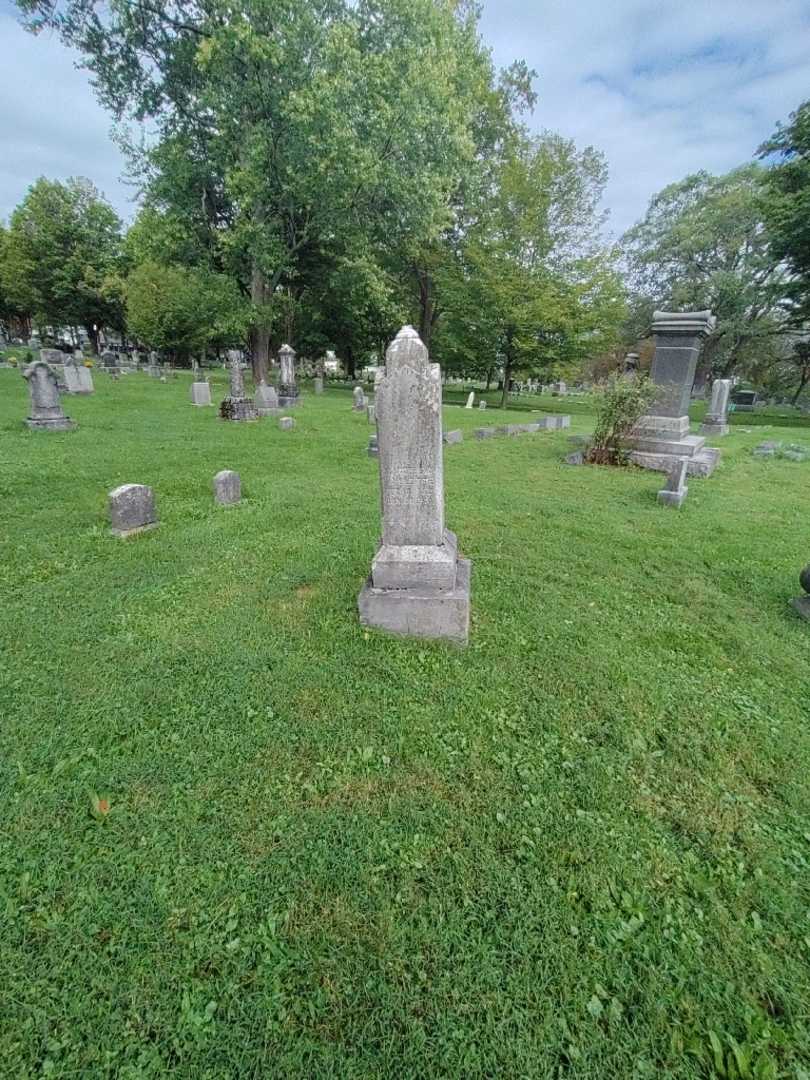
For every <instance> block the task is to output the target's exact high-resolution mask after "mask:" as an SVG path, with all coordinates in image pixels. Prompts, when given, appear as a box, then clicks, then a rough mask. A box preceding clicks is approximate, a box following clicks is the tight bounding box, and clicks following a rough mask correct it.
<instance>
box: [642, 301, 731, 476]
mask: <svg viewBox="0 0 810 1080" xmlns="http://www.w3.org/2000/svg"><path fill="white" fill-rule="evenodd" d="M714 326H715V319H714V316H713V315H712V314H711V312H710V311H683V312H670V311H656V312H655V315H654V317H653V326H652V330H653V335H654V337H655V356H654V357H653V364H652V372H651V377H652V381H653V383H654V384H655V392H656V393H655V398H654V400H653V403H652V405H651V406H650V408H649V412H648V413H647V415H646V416H642V418H641V420H640V421H639V422H638V424H637V425H636V427H635V428H634V429H633V433H632V436H631V438H630V439H629V440H628V449H629V450H630V451H631V452H630V460H631V461H633V462H634V463H635V464H636V465H641V466H642V467H643V468H647V469H655V470H657V471H659V472H667V473H668V472H669V471H670V469H671V468H672V467H673V465H674V464H675V462H676V460H677V459H678V458H682V457H683V458H687V471H688V474H689V475H690V476H709V475H711V473H712V472H713V471H714V468H715V466H716V465H717V462H718V460H719V457H720V451H719V450H715V449H710V448H707V447H706V440H705V438H703V437H702V436H699V435H691V434H690V433H689V403H690V400H691V395H692V384H693V382H694V379H695V369H696V367H697V362H698V357H699V355H700V349H701V346H702V344H703V340H704V339H705V338H706V337H708V335H709V334H710V333H711V332H712V330H713V329H714Z"/></svg>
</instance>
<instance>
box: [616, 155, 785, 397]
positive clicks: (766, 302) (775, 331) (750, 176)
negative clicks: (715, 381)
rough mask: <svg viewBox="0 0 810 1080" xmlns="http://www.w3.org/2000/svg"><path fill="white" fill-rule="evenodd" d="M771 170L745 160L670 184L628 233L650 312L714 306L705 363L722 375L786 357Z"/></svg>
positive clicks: (628, 250) (636, 280)
mask: <svg viewBox="0 0 810 1080" xmlns="http://www.w3.org/2000/svg"><path fill="white" fill-rule="evenodd" d="M763 171H764V170H763V169H762V168H761V167H760V166H759V165H755V164H752V165H744V166H742V167H740V168H738V169H734V170H732V172H730V173H727V174H726V175H725V176H711V175H710V174H709V173H706V172H698V173H694V174H692V175H690V176H687V177H685V179H683V180H681V181H679V182H678V183H675V184H670V185H669V187H666V188H665V189H664V190H663V191H661V192H659V193H658V194H657V195H656V196H655V197H654V198H653V199H652V201H651V202H650V206H649V209H648V211H647V214H646V216H645V218H644V220H643V221H641V222H640V223H639V224H638V225H635V226H634V227H633V228H632V229H630V230H629V231H628V232H627V233H626V234H625V236H624V239H623V246H624V251H625V255H626V258H627V261H628V265H629V268H630V271H631V275H632V278H633V284H634V287H635V290H636V291H637V292H638V293H640V294H642V295H643V296H644V297H646V298H647V300H648V304H649V306H648V308H647V310H648V311H651V309H652V307H657V308H664V309H666V308H668V307H672V308H674V309H675V310H689V309H693V310H694V309H697V310H703V309H706V308H708V309H710V310H711V311H712V312H713V313H714V314H715V315H716V316H717V330H716V332H715V333H714V334H713V335H712V336H711V338H710V339H709V340H708V341H707V343H706V345H705V346H704V350H703V358H702V361H701V362H702V365H703V367H704V368H705V369H706V370H707V371H709V370H712V371H714V373H715V374H716V375H718V376H723V377H725V376H728V375H730V374H731V373H732V372H734V371H737V370H740V371H741V372H746V371H747V370H748V369H749V368H750V367H751V366H752V365H754V364H757V363H760V364H761V363H762V361H763V359H764V358H766V357H767V359H768V361H769V362H770V363H774V362H776V361H777V360H778V358H779V350H780V342H781V336H782V334H783V333H784V330H785V317H786V313H785V307H784V298H785V279H786V273H785V268H784V266H780V264H779V261H778V259H776V258H774V255H773V252H772V250H771V248H770V246H769V244H768V239H767V235H766V231H765V228H764V225H763V208H762V199H761V184H762V175H763Z"/></svg>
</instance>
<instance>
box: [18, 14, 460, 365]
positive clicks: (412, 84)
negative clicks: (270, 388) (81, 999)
mask: <svg viewBox="0 0 810 1080" xmlns="http://www.w3.org/2000/svg"><path fill="white" fill-rule="evenodd" d="M19 6H20V7H21V9H22V10H23V11H24V12H26V13H27V14H28V16H29V26H31V28H32V29H35V30H38V29H42V28H43V27H45V26H47V27H53V28H55V29H56V30H57V31H58V32H59V33H60V35H61V36H62V38H63V40H65V41H66V42H67V43H68V44H70V45H72V46H74V47H76V48H78V49H79V50H80V51H81V52H82V54H83V56H84V60H85V63H86V65H87V66H88V67H89V69H90V70H91V71H92V73H93V76H94V81H95V85H96V86H97V89H98V93H99V96H100V98H101V100H102V102H103V103H104V104H105V105H107V106H108V107H109V108H110V109H111V110H112V111H113V113H114V114H115V115H116V117H118V118H122V117H124V116H126V115H133V116H135V117H136V118H139V119H144V118H149V119H150V120H151V121H152V124H153V126H154V127H155V128H156V130H157V133H158V139H157V145H156V147H155V148H154V149H153V150H152V151H151V152H149V153H148V154H146V155H145V156H142V157H141V159H140V162H141V165H142V167H143V168H144V170H145V173H144V176H145V180H146V183H147V189H148V190H147V196H148V199H151V200H152V202H153V203H154V205H156V206H158V207H161V208H163V209H171V210H172V211H173V212H176V213H178V214H179V216H180V218H181V219H183V220H189V221H194V223H195V227H196V226H199V227H200V228H202V229H203V230H207V232H208V234H209V237H210V239H211V242H210V245H209V247H210V249H211V250H212V251H214V252H215V253H216V257H217V258H218V259H220V260H221V265H222V266H223V267H225V266H226V264H228V265H230V266H231V267H238V275H239V277H240V280H241V281H242V282H243V284H244V287H245V288H246V289H248V290H249V293H250V296H251V299H252V303H253V312H254V317H253V326H252V332H251V343H252V348H253V352H254V364H255V366H256V372H257V374H259V375H261V374H262V372H263V370H264V368H265V367H266V364H267V361H268V354H269V348H270V339H271V334H272V330H273V324H274V310H273V302H274V298H275V297H276V296H277V295H278V292H279V290H280V289H284V288H287V287H290V286H293V287H294V286H295V283H296V276H297V273H298V270H299V266H300V264H301V261H302V260H303V259H305V258H306V256H307V252H308V251H310V250H311V249H313V248H315V247H318V246H320V247H322V248H327V249H333V250H336V251H341V250H343V249H346V248H353V249H356V248H357V246H358V244H357V237H358V236H369V235H371V234H372V233H376V234H377V235H381V234H383V233H384V234H385V235H387V237H388V240H389V242H390V243H391V244H392V245H393V244H396V243H397V242H399V240H400V239H401V238H402V237H405V236H407V237H410V238H411V239H412V240H413V241H414V242H417V241H419V239H420V238H421V240H422V241H423V242H424V243H428V242H429V241H430V240H431V238H433V237H435V236H437V235H439V234H440V233H441V231H442V229H443V228H444V227H445V225H446V223H447V218H448V202H449V198H450V195H451V193H452V191H453V190H454V189H455V187H456V186H457V182H458V176H459V174H460V172H461V171H462V169H463V165H464V162H465V161H466V160H467V159H468V158H469V156H470V154H471V152H472V144H471V139H470V135H469V129H470V122H471V111H472V107H473V104H472V102H471V100H470V97H469V94H468V93H467V90H466V87H467V75H466V69H465V64H464V60H465V59H466V54H465V52H464V50H463V48H462V43H463V41H464V40H465V39H466V38H467V37H468V36H469V34H470V33H471V30H470V27H471V26H473V25H474V23H475V13H474V11H473V10H472V7H471V5H467V4H459V3H457V2H456V0H396V2H395V3H392V2H391V0H358V2H355V0H286V2H284V3H269V2H266V0H207V2H206V3H204V4H203V3H198V2H195V0H176V2H173V3H168V4H160V5H156V4H153V3H151V2H148V0H131V2H129V3H126V4H115V3H114V4H111V5H109V6H108V5H107V4H106V3H102V2H100V0H99V2H96V0H66V2H65V3H63V4H59V3H57V4H54V3H52V0H19ZM192 195H193V197H192ZM350 240H351V243H350V242H349V241H350Z"/></svg>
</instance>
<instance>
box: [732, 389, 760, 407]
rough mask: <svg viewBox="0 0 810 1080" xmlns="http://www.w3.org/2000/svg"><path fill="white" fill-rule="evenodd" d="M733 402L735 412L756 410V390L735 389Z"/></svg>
mask: <svg viewBox="0 0 810 1080" xmlns="http://www.w3.org/2000/svg"><path fill="white" fill-rule="evenodd" d="M731 404H732V405H733V406H734V411H735V412H754V410H755V409H756V407H757V393H756V391H755V390H735V391H734V393H733V394H732V395H731Z"/></svg>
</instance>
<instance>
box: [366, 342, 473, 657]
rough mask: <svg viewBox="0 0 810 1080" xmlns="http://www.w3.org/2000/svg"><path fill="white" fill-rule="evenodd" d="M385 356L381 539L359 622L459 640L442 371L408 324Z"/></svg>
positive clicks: (462, 578) (466, 589)
mask: <svg viewBox="0 0 810 1080" xmlns="http://www.w3.org/2000/svg"><path fill="white" fill-rule="evenodd" d="M385 360H386V363H385V371H384V373H383V374H382V375H381V376H380V378H379V380H378V381H377V383H376V405H377V429H378V440H379V448H380V487H381V493H382V519H383V520H382V542H381V544H380V547H379V548H378V550H377V554H376V555H375V556H374V559H373V561H372V564H371V575H370V577H369V579H368V581H367V582H366V584H365V586H364V588H363V590H362V591H361V593H360V596H359V599H358V606H359V609H360V621H361V622H362V623H363V625H364V626H372V627H377V628H378V629H382V630H388V631H391V632H392V633H398V634H404V635H407V636H410V637H421V638H446V639H449V640H452V641H455V642H458V643H459V644H466V642H467V637H468V634H469V622H470V572H471V564H470V562H469V560H467V559H463V558H460V557H459V553H458V542H457V540H456V537H455V536H454V534H453V533H451V532H450V531H449V530H447V529H445V525H444V476H443V462H442V411H441V406H442V386H441V372H440V370H439V365H438V364H431V363H430V360H429V357H428V351H427V349H426V348H425V346H424V345H423V343H422V341H421V340H420V338H419V335H418V334H417V333H416V331H415V330H414V329H413V327H410V326H406V327H403V329H402V330H400V332H399V334H398V335H397V337H396V338H395V340H394V341H393V342H392V344H391V345H390V347H389V348H388V351H387V353H386V358H385Z"/></svg>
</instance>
